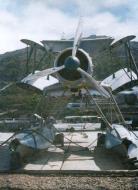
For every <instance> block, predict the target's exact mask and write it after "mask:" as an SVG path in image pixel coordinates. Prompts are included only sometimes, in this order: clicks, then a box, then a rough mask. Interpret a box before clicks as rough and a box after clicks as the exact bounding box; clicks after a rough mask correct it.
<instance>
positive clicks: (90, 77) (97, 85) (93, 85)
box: [77, 67, 110, 98]
mask: <svg viewBox="0 0 138 190" xmlns="http://www.w3.org/2000/svg"><path fill="white" fill-rule="evenodd" d="M77 71H78V72H79V73H80V74H82V75H83V76H85V77H86V78H87V79H88V80H89V81H90V83H91V85H92V87H94V88H95V89H96V90H97V91H98V92H99V93H100V94H102V95H103V96H105V97H106V98H110V94H109V93H108V91H107V90H105V89H104V88H103V87H102V86H100V85H99V84H98V83H97V81H96V80H95V79H94V78H93V77H92V76H91V75H89V74H88V73H87V72H85V71H84V70H83V69H81V68H80V67H78V68H77Z"/></svg>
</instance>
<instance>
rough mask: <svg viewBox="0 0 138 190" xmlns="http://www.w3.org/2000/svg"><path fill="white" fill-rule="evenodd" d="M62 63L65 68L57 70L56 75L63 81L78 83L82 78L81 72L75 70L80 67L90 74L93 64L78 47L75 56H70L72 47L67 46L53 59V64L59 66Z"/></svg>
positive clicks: (86, 54)
mask: <svg viewBox="0 0 138 190" xmlns="http://www.w3.org/2000/svg"><path fill="white" fill-rule="evenodd" d="M62 65H64V66H65V68H64V69H63V70H61V71H59V72H57V77H58V79H59V80H60V82H63V83H66V82H67V83H75V84H76V83H80V81H81V80H82V76H81V74H80V73H79V72H78V71H77V69H76V68H77V67H80V68H81V69H83V70H84V71H86V72H88V73H89V74H90V75H92V72H93V65H92V60H91V57H90V56H89V55H88V53H86V52H85V51H84V50H82V49H78V50H77V53H76V56H75V57H74V58H73V57H72V48H67V49H65V50H64V51H62V52H61V53H60V54H59V55H58V57H57V58H56V60H55V63H54V66H55V67H59V66H62Z"/></svg>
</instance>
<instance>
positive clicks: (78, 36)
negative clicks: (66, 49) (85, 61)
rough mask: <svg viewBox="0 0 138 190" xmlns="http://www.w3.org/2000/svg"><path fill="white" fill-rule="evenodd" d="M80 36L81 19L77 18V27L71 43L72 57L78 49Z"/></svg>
mask: <svg viewBox="0 0 138 190" xmlns="http://www.w3.org/2000/svg"><path fill="white" fill-rule="evenodd" d="M81 37H82V19H80V20H79V23H78V27H77V29H76V33H75V37H74V43H73V49H72V57H75V56H76V53H77V49H78V47H79V44H80V41H81Z"/></svg>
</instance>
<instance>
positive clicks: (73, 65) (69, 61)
mask: <svg viewBox="0 0 138 190" xmlns="http://www.w3.org/2000/svg"><path fill="white" fill-rule="evenodd" d="M79 66H80V60H79V59H78V58H77V57H72V56H69V57H67V58H66V60H65V68H66V69H68V70H76V69H77V68H78V67H79Z"/></svg>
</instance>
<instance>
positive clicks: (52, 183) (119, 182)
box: [0, 174, 138, 190]
mask: <svg viewBox="0 0 138 190" xmlns="http://www.w3.org/2000/svg"><path fill="white" fill-rule="evenodd" d="M136 186H137V187H136ZM0 189H3V190H7V189H13V190H17V189H19V190H22V189H25V190H28V189H29V190H30V189H34V190H40V189H43V190H47V189H49V190H50V189H51V190H52V189H53V190H56V189H70V190H75V189H80V190H87V189H92V190H109V189H110V190H113V189H115V190H116V189H117V190H128V189H130V190H137V189H138V178H134V177H133V178H132V177H91V176H79V177H77V176H35V175H34V176H33V175H25V174H24V175H23V174H22V175H21V174H12V175H11V174H5V175H0Z"/></svg>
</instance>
